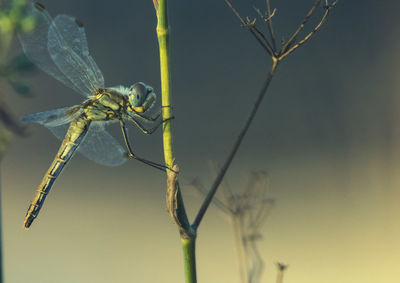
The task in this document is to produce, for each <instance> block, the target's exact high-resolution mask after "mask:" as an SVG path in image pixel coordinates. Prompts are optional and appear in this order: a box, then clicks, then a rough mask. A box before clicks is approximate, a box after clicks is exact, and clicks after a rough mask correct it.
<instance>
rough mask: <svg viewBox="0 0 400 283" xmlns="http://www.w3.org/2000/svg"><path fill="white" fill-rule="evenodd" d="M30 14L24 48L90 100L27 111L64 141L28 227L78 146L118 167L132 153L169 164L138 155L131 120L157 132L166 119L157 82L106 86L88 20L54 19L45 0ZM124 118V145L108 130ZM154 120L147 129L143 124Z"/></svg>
mask: <svg viewBox="0 0 400 283" xmlns="http://www.w3.org/2000/svg"><path fill="white" fill-rule="evenodd" d="M27 13H28V15H31V16H32V17H34V19H35V28H34V29H33V30H32V31H30V32H21V33H20V34H18V37H19V41H20V43H21V45H22V48H23V50H24V53H25V54H26V55H27V57H28V58H30V60H32V61H33V62H34V63H35V64H36V65H37V66H38V67H39V68H40V69H42V70H43V71H45V72H46V73H48V74H49V75H50V76H52V77H54V78H55V79H57V80H58V81H60V82H61V83H63V84H65V85H66V86H68V87H70V88H72V89H73V90H75V91H76V92H77V93H80V94H82V95H83V96H84V97H85V98H86V99H85V100H84V101H83V102H82V103H81V104H79V105H74V106H70V107H64V108H59V109H53V110H48V111H44V112H39V113H35V114H30V115H26V116H23V117H22V118H21V121H22V122H25V123H38V124H41V125H43V126H45V127H47V128H48V129H49V130H50V131H51V132H52V133H53V134H54V135H55V136H56V137H57V138H59V139H60V140H62V143H61V146H60V148H59V150H58V152H57V154H56V156H55V158H54V160H53V162H52V164H51V165H50V167H49V169H48V170H47V172H46V173H45V175H44V177H43V179H42V181H41V183H40V185H39V186H38V189H37V191H36V194H35V196H34V198H33V200H32V202H31V204H30V205H29V207H28V210H27V213H26V216H25V220H24V227H25V228H29V227H30V226H31V224H32V222H33V221H34V220H35V219H36V217H37V216H38V214H39V211H40V209H41V208H42V206H43V203H44V201H45V199H46V196H47V195H48V193H49V192H50V190H51V188H52V186H53V184H54V182H55V180H56V179H57V177H58V176H59V175H60V173H61V171H62V170H63V169H64V167H65V165H66V164H67V163H68V162H69V161H70V159H71V158H72V156H73V155H74V153H75V151H76V150H78V151H79V152H80V153H82V154H83V155H84V156H86V157H87V158H89V159H91V160H93V161H95V162H97V163H100V164H103V165H108V166H118V165H121V164H122V163H124V162H125V161H126V160H127V159H128V158H129V157H131V158H134V159H136V160H139V161H141V162H143V163H145V164H148V165H150V166H152V167H155V168H157V169H161V170H164V171H165V170H166V168H167V167H166V166H164V165H161V164H158V163H155V162H152V161H149V160H147V159H144V158H141V157H138V156H137V155H135V154H134V153H133V151H132V147H131V145H130V143H129V140H128V137H127V130H126V124H127V123H128V122H132V123H133V124H134V125H136V126H137V127H138V128H139V129H140V130H141V131H142V132H143V133H145V134H151V133H153V132H154V131H155V130H156V129H157V128H158V127H159V126H160V125H161V124H162V123H163V122H165V121H166V120H169V119H166V120H161V119H160V114H161V110H160V111H158V113H156V114H155V115H154V114H153V115H150V114H149V113H151V112H149V111H150V110H151V109H152V108H153V106H154V105H155V101H156V94H155V93H154V90H153V88H152V87H151V86H148V85H147V84H145V83H143V82H137V83H135V84H133V85H132V86H130V87H124V86H117V87H109V88H105V87H104V77H103V74H102V72H101V71H100V69H99V67H98V66H97V64H96V62H95V61H94V60H93V58H92V56H91V55H90V54H89V49H88V44H87V40H86V33H85V30H84V27H83V25H82V23H81V22H80V21H79V20H77V19H75V18H74V17H71V16H67V15H58V16H56V17H55V18H54V19H53V18H52V17H51V16H50V14H49V13H48V12H47V10H46V9H45V8H44V6H43V5H41V4H39V3H35V2H34V3H33V4H32V5H30V6H29V7H28V11H27ZM111 121H116V122H119V124H120V127H121V130H122V136H123V139H124V142H125V147H126V149H127V151H126V150H124V147H122V146H121V144H120V143H119V142H118V141H117V140H116V139H115V138H114V137H113V136H111V135H110V134H109V133H108V132H107V131H106V129H105V124H107V123H108V122H111ZM146 122H148V123H151V125H152V128H150V129H148V128H146V127H145V126H144V125H143V123H146Z"/></svg>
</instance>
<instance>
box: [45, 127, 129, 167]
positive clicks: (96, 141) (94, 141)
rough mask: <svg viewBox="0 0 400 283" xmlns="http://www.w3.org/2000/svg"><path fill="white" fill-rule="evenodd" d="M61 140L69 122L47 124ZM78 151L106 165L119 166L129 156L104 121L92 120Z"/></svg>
mask: <svg viewBox="0 0 400 283" xmlns="http://www.w3.org/2000/svg"><path fill="white" fill-rule="evenodd" d="M45 126H46V127H47V128H49V130H50V131H51V132H52V133H53V134H54V135H55V136H56V137H57V138H58V139H60V140H63V139H64V137H65V133H66V132H67V130H68V127H69V124H63V125H59V126H55V127H52V126H49V125H45ZM78 152H80V153H81V154H83V155H84V156H85V157H86V158H88V159H90V160H92V161H94V162H97V163H99V164H102V165H106V166H118V165H121V164H123V163H124V162H125V161H126V160H127V158H126V157H125V150H124V148H123V147H122V146H121V145H120V144H119V142H118V141H117V140H116V139H115V138H114V137H113V136H111V135H110V134H109V133H108V132H107V130H106V129H105V127H104V124H102V122H92V123H91V124H90V126H89V130H88V132H87V134H86V136H85V137H84V138H83V140H82V142H81V144H80V145H79V147H78Z"/></svg>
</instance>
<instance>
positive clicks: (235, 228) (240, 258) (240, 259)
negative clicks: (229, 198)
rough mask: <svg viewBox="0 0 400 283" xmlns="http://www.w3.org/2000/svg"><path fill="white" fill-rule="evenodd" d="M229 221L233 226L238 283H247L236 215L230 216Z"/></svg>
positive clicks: (241, 238) (245, 264)
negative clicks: (239, 282)
mask: <svg viewBox="0 0 400 283" xmlns="http://www.w3.org/2000/svg"><path fill="white" fill-rule="evenodd" d="M231 219H232V226H233V237H234V240H235V246H236V252H237V255H238V264H239V273H240V281H241V282H242V283H247V278H248V275H247V263H246V258H245V256H244V250H243V233H242V229H240V224H239V219H238V215H237V214H234V215H232V216H231Z"/></svg>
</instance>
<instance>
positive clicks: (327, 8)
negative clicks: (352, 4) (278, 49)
mask: <svg viewBox="0 0 400 283" xmlns="http://www.w3.org/2000/svg"><path fill="white" fill-rule="evenodd" d="M326 2H327V1H326ZM336 3H337V1H335V2H333V3H332V4H326V5H325V6H324V9H325V13H324V15H323V16H322V18H321V20H320V21H319V23H318V24H317V25H316V26H315V27H314V29H313V30H312V31H311V32H310V33H309V34H307V35H306V36H305V37H304V38H303V39H302V40H300V41H299V42H298V43H297V44H296V45H294V46H293V47H291V48H290V49H289V50H287V51H286V52H284V53H283V54H281V55H280V56H279V59H278V60H279V61H281V60H282V59H283V58H285V57H286V56H288V55H289V54H290V53H292V52H293V51H294V50H296V49H297V48H299V47H300V46H301V45H303V44H304V43H306V42H307V41H308V40H309V39H310V38H311V37H312V36H313V35H314V34H315V33H316V32H317V31H318V30H319V29H320V28H321V27H322V25H323V24H324V22H325V20H326V18H327V17H328V14H329V12H330V10H331V9H332V8H333V7H334V6H335V5H336Z"/></svg>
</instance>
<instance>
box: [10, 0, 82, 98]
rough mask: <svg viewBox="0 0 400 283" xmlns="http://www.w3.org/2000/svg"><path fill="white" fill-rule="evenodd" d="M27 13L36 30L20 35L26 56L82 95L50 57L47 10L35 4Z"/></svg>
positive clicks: (50, 20)
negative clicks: (30, 16)
mask: <svg viewBox="0 0 400 283" xmlns="http://www.w3.org/2000/svg"><path fill="white" fill-rule="evenodd" d="M27 13H28V14H29V15H32V17H34V18H35V29H34V30H33V31H31V32H20V33H18V38H19V41H20V43H21V46H22V49H23V50H24V53H25V54H26V56H28V58H29V59H30V60H31V61H32V62H34V63H35V64H36V65H37V66H38V67H39V68H40V69H42V70H43V71H44V72H46V73H48V74H49V75H50V76H52V77H54V78H55V79H57V80H58V81H60V82H62V83H63V84H64V85H66V86H68V87H70V88H72V89H73V90H75V91H76V92H78V93H81V92H82V91H81V90H80V89H78V88H77V87H76V86H75V85H73V84H72V82H71V81H70V80H69V79H68V78H67V77H66V76H65V75H64V74H63V73H62V72H61V71H60V70H59V69H58V67H57V66H56V64H54V62H53V60H52V59H51V57H50V54H49V51H48V49H47V41H48V31H49V28H50V25H51V22H52V19H51V17H50V15H49V14H48V13H47V12H46V11H45V10H40V9H38V8H36V6H35V4H32V5H29V7H28V11H27Z"/></svg>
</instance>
